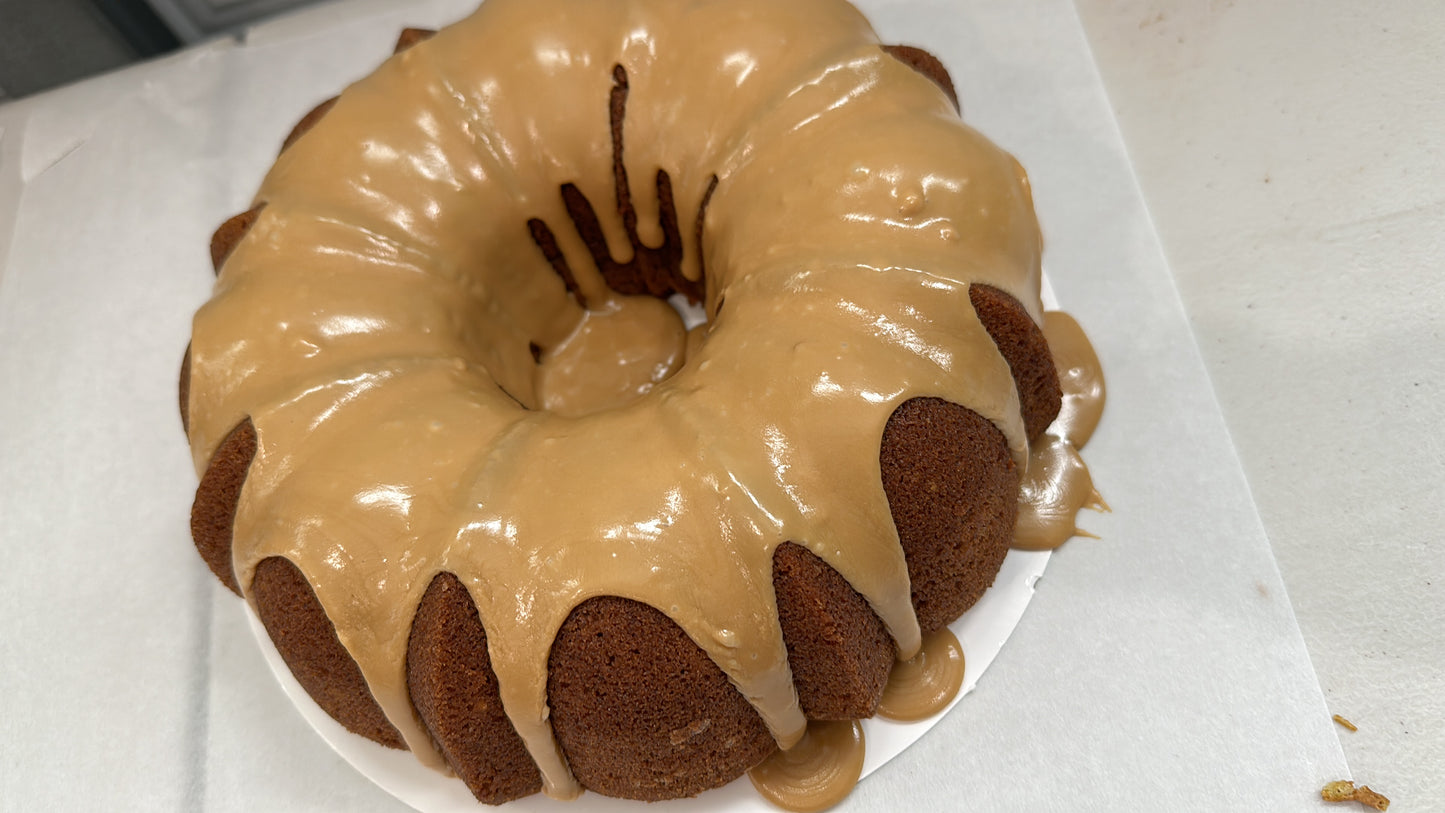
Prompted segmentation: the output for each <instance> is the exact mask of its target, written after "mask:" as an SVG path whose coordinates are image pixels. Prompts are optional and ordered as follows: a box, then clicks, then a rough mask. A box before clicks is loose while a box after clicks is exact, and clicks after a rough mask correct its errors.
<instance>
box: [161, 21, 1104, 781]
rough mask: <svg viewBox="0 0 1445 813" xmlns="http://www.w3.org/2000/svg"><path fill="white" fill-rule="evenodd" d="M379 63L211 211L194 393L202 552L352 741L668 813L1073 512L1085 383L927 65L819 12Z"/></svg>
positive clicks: (805, 718)
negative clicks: (215, 216) (1069, 414)
mask: <svg viewBox="0 0 1445 813" xmlns="http://www.w3.org/2000/svg"><path fill="white" fill-rule="evenodd" d="M560 20H565V21H566V22H565V23H559V22H558V21H560ZM397 51H398V53H397V54H396V55H395V56H394V57H393V58H391V59H389V60H388V61H386V62H385V63H384V64H383V65H382V66H381V67H380V68H379V69H378V70H377V71H376V72H375V73H374V74H372V75H371V76H370V77H367V78H366V79H364V80H362V81H360V82H358V83H357V84H355V85H353V86H352V87H350V88H349V89H347V90H346V92H345V93H343V94H342V95H341V96H339V97H337V98H335V99H332V100H329V101H327V102H325V103H323V104H322V105H320V106H319V107H317V108H316V109H315V110H313V111H312V112H311V113H309V114H307V115H306V117H305V118H304V119H303V120H302V121H301V123H300V124H299V125H298V126H297V127H296V129H295V130H294V131H293V132H292V133H291V134H290V136H288V137H287V138H286V139H285V143H284V146H283V148H282V152H281V155H280V157H279V158H278V159H277V161H276V163H275V165H274V167H273V168H272V169H271V171H270V173H269V174H268V175H267V177H266V180H265V182H264V183H263V184H262V186H261V189H260V191H259V192H258V193H257V195H256V198H255V201H254V204H255V205H254V206H253V207H251V208H250V209H248V210H247V211H246V212H244V213H243V214H240V215H237V216H236V217H234V218H232V219H230V220H228V221H227V222H226V223H224V224H223V225H222V226H221V227H220V229H219V230H217V232H216V233H215V236H214V238H213V240H212V243H211V256H212V261H213V264H214V266H215V268H216V271H217V274H218V278H217V282H216V287H215V292H214V295H213V297H212V298H211V300H210V301H209V302H207V303H206V304H205V305H204V306H203V307H202V308H201V309H200V310H199V312H198V313H197V314H196V317H195V321H194V326H193V332H192V343H191V345H190V347H189V348H188V350H187V352H186V356H185V360H184V362H183V366H182V373H181V414H182V418H183V422H184V424H185V427H186V431H187V434H188V437H189V439H190V444H191V449H192V454H193V458H194V461H195V464H196V468H197V471H198V472H199V473H200V475H201V480H200V485H199V487H198V489H197V493H196V500H195V504H194V508H193V512H192V531H193V535H194V537H195V542H196V546H197V548H198V550H199V551H200V554H201V557H202V559H204V560H205V562H206V563H207V564H208V565H209V566H210V568H211V570H213V571H214V572H215V574H216V576H217V577H218V578H219V579H220V580H221V581H222V582H223V583H224V584H225V585H226V586H227V587H229V588H230V589H231V590H233V591H235V592H236V593H238V594H240V595H242V596H244V597H245V598H246V600H247V601H248V602H249V603H250V604H251V606H252V607H253V608H254V610H255V612H256V613H257V615H258V616H259V618H260V620H261V621H262V623H263V624H264V626H265V628H266V630H267V631H268V633H269V634H270V636H271V638H272V640H273V641H274V642H275V644H276V647H277V650H278V651H279V652H280V654H281V656H282V657H283V658H284V659H285V661H286V663H287V664H288V665H289V666H290V668H291V670H292V671H293V673H294V674H295V676H296V678H297V680H298V682H299V683H300V684H301V686H302V687H304V688H305V690H306V691H307V692H308V693H309V694H310V695H311V696H312V697H313V698H314V699H315V700H316V702H317V704H318V705H320V706H321V708H323V709H324V710H325V711H326V712H327V713H328V714H330V715H331V716H332V717H334V718H335V719H336V720H338V721H339V722H341V723H342V724H343V725H344V726H346V728H348V729H350V730H351V731H353V732H355V733H357V734H359V735H361V736H364V737H367V738H370V739H372V740H375V741H376V742H379V743H382V744H384V745H388V746H392V747H395V748H409V749H411V750H412V751H413V752H415V753H416V755H417V757H418V758H419V759H421V760H422V761H424V762H427V763H428V764H433V765H437V766H442V765H445V766H447V767H449V768H450V769H451V770H452V771H454V772H455V773H456V774H457V775H458V776H459V777H460V778H461V779H462V780H463V781H464V782H465V783H466V784H467V786H468V787H469V788H470V789H471V791H472V793H473V794H474V795H475V796H476V797H477V798H478V799H479V800H481V801H484V802H490V803H498V802H503V801H506V800H509V799H515V798H518V797H521V796H525V795H527V794H531V793H535V792H537V791H539V790H544V791H546V792H547V793H548V794H550V795H553V796H557V797H564V798H565V797H569V796H572V795H575V794H576V793H578V792H579V791H580V789H581V788H586V789H590V790H593V791H596V792H598V793H602V794H606V795H611V796H621V797H627V798H633V799H644V800H657V799H668V798H676V797H682V796H689V795H693V794H696V793H698V792H700V791H703V790H706V789H708V788H712V787H716V786H718V785H721V784H724V783H726V782H729V781H731V780H732V779H734V778H736V777H738V776H739V775H741V774H742V773H743V772H745V771H747V770H749V769H750V768H753V767H754V766H756V765H758V763H759V762H761V761H763V760H765V759H767V758H769V757H770V755H773V754H774V753H775V752H777V751H778V749H780V748H782V749H789V748H791V747H793V746H794V745H795V744H796V743H798V742H799V741H800V739H801V738H803V737H804V734H805V730H806V729H807V728H808V726H809V721H849V720H856V719H859V718H864V717H869V716H871V715H873V714H874V713H875V712H876V711H877V709H878V705H879V701H880V698H881V697H882V696H883V694H884V689H885V685H886V684H887V683H888V679H889V674H890V670H892V669H893V667H894V664H895V662H896V661H898V660H900V659H902V660H906V659H909V658H912V657H913V656H914V654H915V653H916V652H917V651H918V650H919V647H920V644H921V642H922V640H923V639H924V636H926V635H929V634H931V633H934V632H936V631H939V630H943V629H944V628H945V627H946V625H947V624H949V623H950V622H951V621H953V620H954V619H956V618H957V617H958V616H959V615H960V614H961V613H963V612H964V611H965V610H967V609H968V608H969V607H970V606H972V605H973V603H974V602H976V601H977V600H978V598H979V597H980V595H981V594H982V593H983V592H984V591H985V590H986V589H987V588H988V587H989V585H990V584H991V583H992V581H993V579H994V576H995V574H996V573H997V572H998V569H999V567H1000V564H1001V563H1002V561H1003V559H1004V556H1005V554H1006V553H1007V551H1008V549H1009V547H1010V544H1011V543H1012V541H1013V540H1014V535H1015V528H1016V526H1018V525H1019V518H1020V515H1021V514H1022V515H1023V516H1025V517H1026V518H1027V520H1028V523H1030V525H1029V527H1031V528H1034V529H1035V530H1036V533H1035V535H1034V536H1032V537H1030V538H1031V539H1033V540H1034V542H1035V544H1051V542H1049V540H1057V539H1062V538H1066V537H1067V536H1068V535H1069V534H1071V533H1072V532H1073V530H1074V529H1073V515H1074V511H1075V510H1076V509H1077V508H1078V507H1079V505H1080V504H1082V502H1084V501H1085V500H1086V499H1087V495H1088V494H1092V488H1091V486H1089V485H1088V482H1087V474H1086V473H1084V470H1083V468H1082V464H1081V463H1079V462H1078V456H1077V451H1076V447H1077V446H1080V445H1082V442H1083V440H1085V439H1086V438H1087V432H1088V431H1089V430H1091V429H1092V423H1091V422H1090V421H1089V420H1084V421H1082V422H1080V421H1074V422H1072V423H1070V424H1069V425H1070V426H1078V425H1080V424H1081V423H1082V424H1084V425H1086V429H1084V430H1082V431H1073V432H1072V433H1071V432H1070V431H1068V429H1067V426H1066V427H1065V428H1064V429H1060V428H1059V427H1060V425H1061V424H1063V423H1064V422H1062V421H1061V422H1059V423H1056V422H1055V417H1056V415H1058V413H1059V411H1060V404H1061V395H1067V396H1068V397H1066V398H1063V401H1064V403H1065V405H1066V407H1068V408H1069V409H1074V410H1075V411H1078V408H1079V407H1078V404H1081V403H1086V402H1087V403H1088V404H1094V405H1097V402H1098V401H1099V398H1100V397H1101V393H1098V392H1093V393H1092V394H1091V392H1089V391H1086V390H1088V387H1087V386H1085V385H1084V384H1080V383H1078V382H1074V381H1073V379H1072V378H1069V377H1066V378H1065V379H1064V383H1065V389H1064V390H1061V386H1060V377H1059V376H1058V374H1057V372H1056V365H1055V360H1054V358H1053V357H1052V356H1051V352H1050V345H1049V340H1050V338H1052V336H1053V335H1055V334H1056V333H1057V335H1060V336H1064V337H1065V339H1066V340H1067V341H1068V342H1069V345H1070V347H1071V348H1074V351H1076V352H1079V353H1082V354H1083V356H1084V357H1086V358H1087V359H1089V360H1090V361H1089V362H1088V363H1090V364H1096V362H1093V361H1092V356H1091V355H1090V354H1089V353H1088V351H1087V341H1086V340H1084V339H1083V338H1082V334H1081V333H1078V332H1077V330H1076V329H1074V328H1073V327H1072V323H1071V322H1069V321H1068V320H1067V318H1066V317H1062V316H1056V315H1055V314H1050V315H1049V316H1050V318H1051V319H1056V320H1061V321H1059V322H1058V325H1056V326H1055V328H1054V329H1051V330H1045V329H1043V328H1041V327H1040V325H1041V324H1045V323H1044V313H1043V311H1042V306H1041V304H1040V300H1039V285H1040V271H1039V256H1040V238H1039V231H1038V225H1037V222H1036V220H1035V218H1034V215H1033V211H1032V203H1031V200H1030V196H1029V189H1028V183H1027V180H1026V178H1025V176H1024V173H1023V171H1022V169H1021V168H1020V167H1019V165H1018V163H1017V162H1015V161H1014V160H1013V159H1012V158H1011V157H1010V156H1008V155H1007V154H1006V153H1004V152H1002V151H1001V150H999V149H998V148H997V147H995V146H993V145H992V144H990V143H989V142H988V141H987V140H985V139H984V138H983V137H982V136H980V135H978V134H977V133H975V132H974V131H973V130H971V129H969V128H968V127H967V126H965V125H963V124H962V123H961V122H960V121H959V118H958V115H957V101H956V98H955V97H954V92H953V88H952V85H951V83H950V81H949V79H948V75H947V73H946V72H945V71H944V70H943V69H942V66H941V65H939V63H938V62H937V60H935V59H934V58H933V57H931V56H930V55H928V54H927V53H925V52H922V51H920V50H918V49H915V48H908V47H902V46H881V45H880V44H879V43H878V41H877V39H876V37H875V35H874V34H873V32H872V31H871V29H870V28H869V27H868V24H867V22H866V21H865V20H864V19H863V17H862V16H861V15H860V14H859V13H858V12H857V11H856V10H854V9H853V8H852V7H850V6H848V5H846V4H844V3H842V2H840V0H803V1H801V2H789V3H775V2H765V1H764V0H724V1H723V2H676V1H675V0H619V1H618V2H612V3H605V4H604V3H588V2H581V0H545V1H544V2H534V1H533V0H487V2H486V3H484V4H483V5H482V6H481V8H480V10H479V11H478V12H476V13H475V14H474V15H473V16H471V17H469V18H468V19H466V20H463V21H462V22H460V23H457V24H455V25H453V26H451V27H449V28H447V29H444V30H443V31H441V32H439V33H435V35H433V32H428V31H420V30H408V31H406V32H405V33H404V34H403V36H402V40H401V42H400V43H399V44H398V48H397ZM669 298H670V299H671V301H672V303H677V304H678V305H679V307H685V306H684V305H683V304H682V303H684V301H690V302H692V303H696V304H698V305H700V307H701V310H702V312H703V313H704V314H705V321H704V323H702V324H700V325H697V326H694V327H692V328H691V329H690V330H689V329H686V328H685V327H684V322H683V321H682V317H680V316H679V313H678V309H677V308H674V307H673V304H670V303H669V301H667V300H668V299H669ZM1071 331H1072V332H1071ZM1084 366H1088V365H1087V364H1085V365H1084ZM1071 382H1073V383H1071ZM1070 399H1073V400H1070ZM1090 399H1092V400H1090ZM1071 404H1072V405H1073V406H1070V405H1071ZM1051 424H1054V425H1055V428H1054V429H1052V430H1051V429H1050V426H1051ZM1031 449H1032V450H1033V452H1032V455H1033V457H1034V458H1035V459H1042V458H1044V457H1047V458H1048V460H1049V461H1052V462H1051V463H1049V465H1042V464H1038V463H1031ZM1043 476H1049V477H1054V478H1056V479H1058V480H1060V481H1063V480H1067V481H1068V482H1069V483H1070V484H1072V485H1073V486H1074V487H1073V488H1072V490H1070V489H1065V488H1059V487H1057V486H1058V485H1059V484H1058V483H1042V482H1040V477H1043ZM1065 492H1067V493H1068V494H1069V495H1070V496H1068V497H1067V499H1068V500H1072V501H1073V502H1071V503H1068V504H1065V503H1061V502H1060V499H1061V498H1060V496H1059V495H1060V494H1062V493H1065ZM1079 494H1084V495H1085V496H1083V497H1079V496H1078V495H1079ZM815 725H816V724H815ZM855 775H856V774H855ZM762 781H766V780H762Z"/></svg>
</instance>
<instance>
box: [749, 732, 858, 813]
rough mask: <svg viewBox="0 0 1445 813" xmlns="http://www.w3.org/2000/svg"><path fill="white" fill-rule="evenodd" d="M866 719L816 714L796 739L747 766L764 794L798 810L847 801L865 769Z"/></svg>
mask: <svg viewBox="0 0 1445 813" xmlns="http://www.w3.org/2000/svg"><path fill="white" fill-rule="evenodd" d="M863 754H864V747H863V725H862V723H860V722H859V721H857V720H814V721H813V722H812V723H809V724H808V731H807V733H805V734H804V735H803V739H802V740H800V741H799V742H798V744H797V745H795V746H793V747H792V748H790V749H788V750H786V751H775V752H773V755H772V756H770V757H768V758H767V759H765V760H763V761H762V762H761V763H759V764H758V765H757V766H756V767H754V768H753V769H752V770H750V771H748V779H749V780H751V781H752V783H753V787H755V788H757V790H758V793H759V794H760V795H762V797H763V798H764V799H767V800H768V801H770V802H772V803H773V804H775V805H777V806H778V807H781V808H783V809H784V810H793V811H798V813H812V811H818V810H827V809H828V808H830V807H832V806H833V805H836V804H837V803H839V802H841V801H843V799H844V798H845V797H847V795H848V794H849V792H851V791H852V790H853V786H854V785H856V784H858V777H859V776H861V775H862V773H863Z"/></svg>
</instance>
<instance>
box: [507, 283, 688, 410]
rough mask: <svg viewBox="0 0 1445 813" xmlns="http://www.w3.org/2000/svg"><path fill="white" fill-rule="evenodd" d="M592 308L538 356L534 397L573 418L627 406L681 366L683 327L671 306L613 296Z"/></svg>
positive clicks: (649, 299) (646, 298) (648, 298)
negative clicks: (554, 343)
mask: <svg viewBox="0 0 1445 813" xmlns="http://www.w3.org/2000/svg"><path fill="white" fill-rule="evenodd" d="M594 308H595V309H588V310H586V311H585V312H584V314H583V317H582V320H581V321H580V322H578V324H577V327H576V329H575V330H573V331H572V333H571V335H569V336H568V337H567V338H566V339H564V340H563V341H562V342H561V343H560V344H558V345H556V346H554V347H549V348H546V349H544V350H543V351H542V353H541V356H540V358H538V360H537V370H536V378H535V383H536V393H537V400H538V401H539V403H540V406H541V408H542V409H544V410H546V411H548V412H555V413H557V414H558V415H564V416H567V417H573V418H576V417H581V416H583V415H591V414H593V413H596V412H603V411H605V410H609V409H617V408H619V407H623V406H626V405H627V404H629V403H631V402H633V401H635V400H637V399H638V398H641V397H642V396H644V395H646V394H647V393H649V392H651V391H652V390H653V388H654V387H656V386H657V385H658V384H661V383H662V382H663V381H666V380H667V379H668V378H670V377H671V376H672V375H673V374H674V373H676V372H677V371H678V370H679V369H681V367H682V363H683V360H684V357H685V355H686V348H687V328H686V327H685V326H684V324H683V317H682V316H681V315H680V314H679V313H678V311H677V310H676V309H675V308H674V307H673V306H672V305H671V304H669V303H668V302H666V301H664V300H661V299H657V298H655V297H651V296H621V295H615V296H612V297H609V298H608V300H607V301H606V302H605V303H602V304H600V305H597V306H594Z"/></svg>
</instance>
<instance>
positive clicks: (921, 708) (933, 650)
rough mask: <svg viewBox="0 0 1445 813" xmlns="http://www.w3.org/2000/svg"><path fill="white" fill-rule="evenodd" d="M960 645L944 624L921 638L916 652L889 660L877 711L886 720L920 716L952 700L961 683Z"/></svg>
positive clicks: (929, 713)
mask: <svg viewBox="0 0 1445 813" xmlns="http://www.w3.org/2000/svg"><path fill="white" fill-rule="evenodd" d="M963 670H964V657H963V647H962V646H961V645H959V643H958V639H957V638H955V637H954V635H953V633H952V632H950V631H949V630H948V628H947V627H945V628H943V629H941V630H936V631H934V632H931V633H929V634H928V635H926V636H925V637H924V638H923V647H922V648H921V649H919V650H918V654H917V655H914V656H913V657H911V658H909V659H908V660H906V661H898V662H897V663H895V664H893V671H892V672H891V673H889V675H888V686H887V687H886V688H884V690H883V700H882V701H881V702H880V703H879V704H878V714H879V715H880V716H883V717H887V718H888V719H890V720H901V721H905V722H906V721H912V720H924V719H927V718H929V717H932V716H933V715H935V714H937V713H938V712H940V711H943V709H944V708H945V707H946V706H947V705H948V704H949V703H950V702H952V701H953V698H954V697H956V696H957V695H958V690H959V689H960V688H962V686H963Z"/></svg>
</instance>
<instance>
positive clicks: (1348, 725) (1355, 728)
mask: <svg viewBox="0 0 1445 813" xmlns="http://www.w3.org/2000/svg"><path fill="white" fill-rule="evenodd" d="M1331 719H1332V720H1334V721H1335V722H1336V723H1339V724H1340V725H1342V726H1344V727H1345V728H1348V729H1349V730H1351V731H1359V730H1360V727H1359V726H1357V725H1355V724H1354V723H1352V722H1350V721H1349V720H1346V719H1345V718H1343V717H1341V716H1340V715H1338V714H1336V715H1335V716H1334V717H1332V718H1331Z"/></svg>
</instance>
